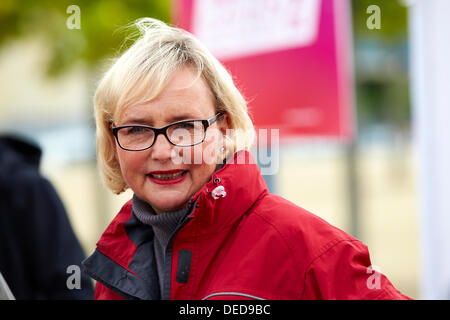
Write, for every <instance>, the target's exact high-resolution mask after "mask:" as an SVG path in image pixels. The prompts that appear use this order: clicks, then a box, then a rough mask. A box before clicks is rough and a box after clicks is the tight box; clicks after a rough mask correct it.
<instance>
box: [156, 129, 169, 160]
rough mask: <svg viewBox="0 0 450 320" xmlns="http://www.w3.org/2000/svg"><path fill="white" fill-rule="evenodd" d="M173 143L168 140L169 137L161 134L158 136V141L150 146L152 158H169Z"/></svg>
mask: <svg viewBox="0 0 450 320" xmlns="http://www.w3.org/2000/svg"><path fill="white" fill-rule="evenodd" d="M172 149H173V145H172V144H171V143H170V142H169V141H168V140H167V138H166V137H165V136H164V135H163V134H160V135H158V136H157V137H156V141H155V143H154V144H153V146H152V147H151V148H150V150H151V151H152V159H154V160H168V159H170V158H171V155H172Z"/></svg>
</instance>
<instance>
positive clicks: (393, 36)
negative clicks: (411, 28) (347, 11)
mask: <svg viewBox="0 0 450 320" xmlns="http://www.w3.org/2000/svg"><path fill="white" fill-rule="evenodd" d="M371 5H377V6H378V7H379V8H380V12H381V28H380V29H379V30H376V31H374V30H370V29H369V28H367V24H366V22H367V19H368V18H369V16H370V13H367V8H368V7H369V6H371ZM352 16H353V31H354V36H355V38H356V39H358V38H364V39H377V40H379V41H384V42H392V41H394V42H395V41H398V40H399V39H404V37H405V32H406V30H407V7H406V6H405V5H403V4H402V1H400V0H352Z"/></svg>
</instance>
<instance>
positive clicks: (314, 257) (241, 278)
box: [83, 151, 408, 300]
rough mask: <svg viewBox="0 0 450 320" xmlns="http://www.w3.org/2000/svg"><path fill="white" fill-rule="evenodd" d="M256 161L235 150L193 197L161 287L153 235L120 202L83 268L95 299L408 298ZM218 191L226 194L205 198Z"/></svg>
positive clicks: (358, 247)
mask: <svg viewBox="0 0 450 320" xmlns="http://www.w3.org/2000/svg"><path fill="white" fill-rule="evenodd" d="M243 157H245V159H246V164H241V163H242V159H243ZM254 162H255V161H254V159H253V157H252V155H251V154H250V153H248V152H246V151H241V152H238V153H236V154H235V156H234V159H233V163H227V164H225V165H224V166H223V167H222V168H221V169H219V170H218V171H216V172H215V173H214V174H213V176H212V178H211V180H210V181H209V182H208V183H207V184H206V185H204V186H203V188H202V189H201V190H199V191H198V192H197V193H196V194H195V195H194V196H193V197H192V198H191V201H190V203H191V204H194V205H192V206H191V207H192V208H193V209H192V211H191V212H190V214H189V215H188V217H187V219H186V220H185V222H184V224H183V226H182V227H181V228H179V229H178V231H177V232H176V234H175V235H174V236H173V238H172V241H171V242H170V248H169V251H170V256H171V257H172V259H171V261H169V263H168V268H167V270H168V273H167V274H168V275H169V274H170V277H167V278H168V279H170V281H168V282H167V287H166V286H164V287H165V288H162V289H161V288H159V282H158V278H157V272H156V263H155V259H154V255H153V231H152V228H151V227H149V226H147V225H144V224H142V223H140V222H139V221H138V220H137V219H136V218H135V217H134V215H133V214H132V205H131V201H129V202H127V203H126V204H125V205H124V206H123V208H122V209H121V211H120V212H119V213H118V215H117V216H116V217H115V218H114V220H113V221H112V223H111V224H110V225H109V226H108V228H107V229H106V231H105V232H104V233H103V235H102V237H101V238H100V240H99V241H98V243H97V249H96V251H95V253H94V254H93V255H92V256H91V257H89V258H88V259H86V260H85V261H84V263H83V264H84V267H85V271H86V272H87V273H88V274H90V275H91V276H92V277H93V278H94V279H96V280H97V285H96V293H95V298H96V299H123V298H128V299H161V298H162V299H169V298H170V299H186V300H187V299H408V297H406V296H404V295H403V294H401V293H400V292H399V291H398V290H396V289H395V288H394V286H393V285H392V284H391V283H390V282H389V280H388V279H387V278H386V277H385V276H384V275H382V274H380V273H378V272H376V271H374V270H372V268H371V262H370V257H369V252H368V250H367V247H366V246H365V245H364V244H362V243H361V242H360V241H358V240H357V239H355V238H353V237H351V236H350V235H348V234H346V233H345V232H343V231H341V230H339V229H337V228H335V227H333V226H331V225H330V224H328V223H327V222H325V221H324V220H322V219H321V218H319V217H317V216H315V215H314V214H312V213H310V212H308V211H306V210H304V209H302V208H300V207H298V206H296V205H295V204H293V203H291V202H289V201H287V200H285V199H283V198H282V197H279V196H277V195H274V194H270V193H269V192H268V190H267V187H266V184H265V182H264V180H263V178H262V176H261V174H260V172H259V169H258V166H257V165H256V164H255V163H254ZM218 186H223V190H224V191H225V193H226V194H225V193H223V192H222V193H220V192H219V196H217V195H216V196H215V197H213V195H215V194H213V193H212V191H213V190H215V191H217V190H220V189H216V188H217V187H218Z"/></svg>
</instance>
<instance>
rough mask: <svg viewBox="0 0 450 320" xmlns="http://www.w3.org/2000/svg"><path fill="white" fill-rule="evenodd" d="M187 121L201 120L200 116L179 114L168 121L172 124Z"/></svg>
mask: <svg viewBox="0 0 450 320" xmlns="http://www.w3.org/2000/svg"><path fill="white" fill-rule="evenodd" d="M186 119H200V118H199V116H195V115H192V114H177V115H174V116H172V117H169V119H168V120H170V122H175V121H181V120H186Z"/></svg>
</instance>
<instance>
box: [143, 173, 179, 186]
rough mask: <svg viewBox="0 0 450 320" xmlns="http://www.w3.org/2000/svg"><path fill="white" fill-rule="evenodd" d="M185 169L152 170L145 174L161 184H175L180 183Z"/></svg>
mask: <svg viewBox="0 0 450 320" xmlns="http://www.w3.org/2000/svg"><path fill="white" fill-rule="evenodd" d="M186 173H187V171H186V170H180V169H176V170H165V171H152V172H149V173H148V174H147V177H148V178H149V179H150V181H152V182H154V183H156V184H161V185H168V184H175V183H180V182H182V181H183V180H184V179H185V178H186Z"/></svg>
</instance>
